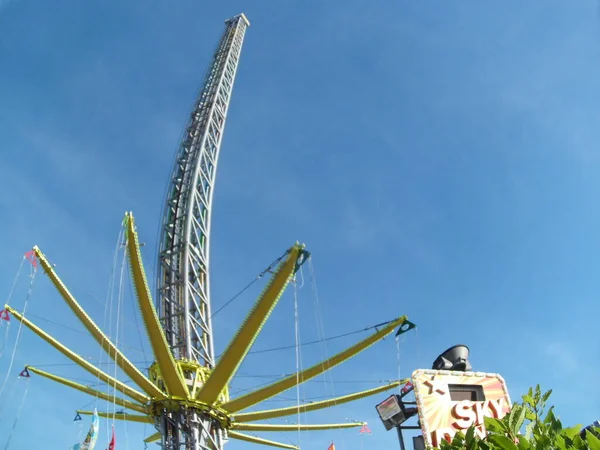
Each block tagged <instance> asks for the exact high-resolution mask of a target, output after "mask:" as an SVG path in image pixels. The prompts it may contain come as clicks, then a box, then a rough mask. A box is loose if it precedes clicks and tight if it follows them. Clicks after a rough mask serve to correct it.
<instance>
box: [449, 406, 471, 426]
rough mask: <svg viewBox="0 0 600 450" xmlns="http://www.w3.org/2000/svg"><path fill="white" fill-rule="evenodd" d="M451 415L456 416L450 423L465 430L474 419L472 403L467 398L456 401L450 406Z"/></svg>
mask: <svg viewBox="0 0 600 450" xmlns="http://www.w3.org/2000/svg"><path fill="white" fill-rule="evenodd" d="M452 416H454V417H455V418H456V420H455V421H454V422H453V423H452V425H454V427H455V428H458V429H459V430H466V429H467V428H469V427H470V426H471V425H472V424H473V421H474V420H475V412H474V411H473V403H472V402H470V401H468V400H462V401H460V402H458V403H457V404H456V405H454V407H453V408H452Z"/></svg>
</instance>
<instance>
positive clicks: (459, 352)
mask: <svg viewBox="0 0 600 450" xmlns="http://www.w3.org/2000/svg"><path fill="white" fill-rule="evenodd" d="M432 369H434V370H456V371H459V372H469V371H471V363H470V362H469V347H467V346H466V345H455V346H453V347H450V348H449V349H448V350H446V351H445V352H444V353H442V354H441V355H440V356H438V357H437V358H436V359H435V361H434V362H433V367H432Z"/></svg>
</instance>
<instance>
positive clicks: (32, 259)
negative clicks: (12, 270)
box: [25, 250, 37, 269]
mask: <svg viewBox="0 0 600 450" xmlns="http://www.w3.org/2000/svg"><path fill="white" fill-rule="evenodd" d="M25 258H27V261H29V262H30V263H31V265H32V266H33V267H35V268H36V269H37V258H36V256H35V252H34V251H33V250H30V251H28V252H27V253H25Z"/></svg>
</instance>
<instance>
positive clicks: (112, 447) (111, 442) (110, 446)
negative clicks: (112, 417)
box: [106, 425, 117, 450]
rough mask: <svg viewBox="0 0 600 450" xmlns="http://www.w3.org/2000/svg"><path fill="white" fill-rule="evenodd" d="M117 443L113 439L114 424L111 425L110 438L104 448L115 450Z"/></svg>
mask: <svg viewBox="0 0 600 450" xmlns="http://www.w3.org/2000/svg"><path fill="white" fill-rule="evenodd" d="M116 445H117V442H116V440H115V426H114V425H113V427H112V438H111V440H110V442H109V443H108V447H107V448H106V450H115V448H117V447H116Z"/></svg>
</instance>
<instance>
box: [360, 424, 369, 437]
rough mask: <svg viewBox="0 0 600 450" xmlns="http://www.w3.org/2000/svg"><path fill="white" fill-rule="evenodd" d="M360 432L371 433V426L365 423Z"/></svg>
mask: <svg viewBox="0 0 600 450" xmlns="http://www.w3.org/2000/svg"><path fill="white" fill-rule="evenodd" d="M359 433H360V434H364V433H368V434H371V430H370V428H369V427H368V426H367V424H366V423H365V424H364V425H363V426H362V428H361V429H360V431H359Z"/></svg>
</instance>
